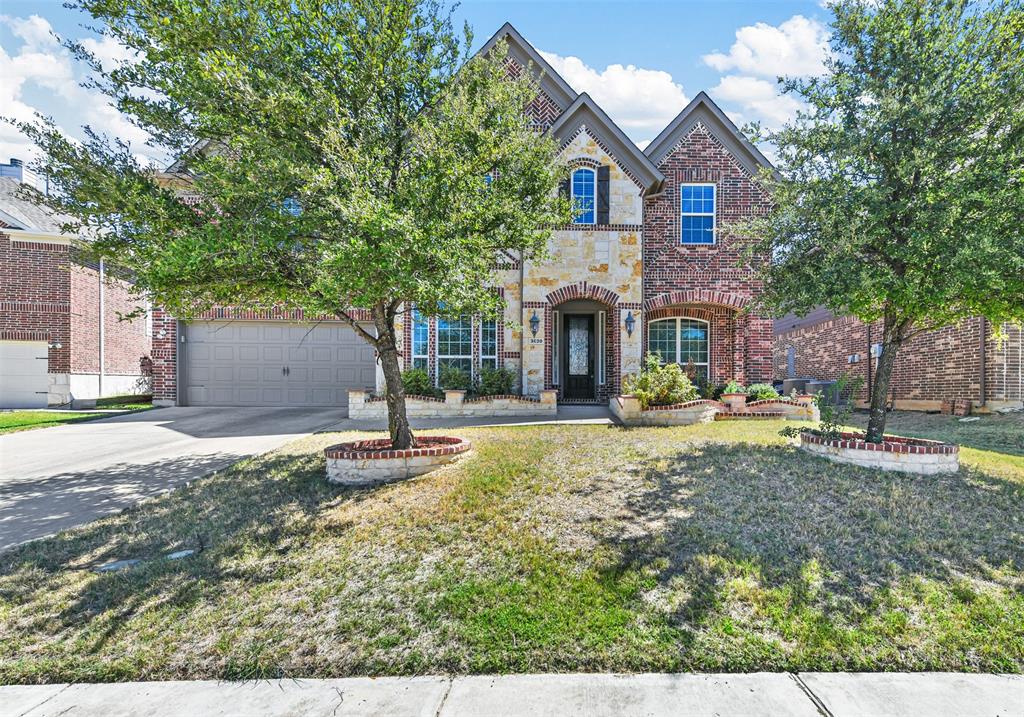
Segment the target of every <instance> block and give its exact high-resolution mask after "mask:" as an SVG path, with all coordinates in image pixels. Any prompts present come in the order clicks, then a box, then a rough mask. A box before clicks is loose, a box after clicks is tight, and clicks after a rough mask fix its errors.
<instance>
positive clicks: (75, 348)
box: [70, 264, 152, 376]
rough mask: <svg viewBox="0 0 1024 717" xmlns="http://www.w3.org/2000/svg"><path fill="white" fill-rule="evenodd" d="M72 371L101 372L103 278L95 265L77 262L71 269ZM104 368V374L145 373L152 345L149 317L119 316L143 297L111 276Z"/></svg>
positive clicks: (106, 303)
mask: <svg viewBox="0 0 1024 717" xmlns="http://www.w3.org/2000/svg"><path fill="white" fill-rule="evenodd" d="M70 280H71V335H72V342H71V372H72V373H99V372H100V356H99V346H100V279H99V271H98V270H97V268H96V267H95V266H91V265H81V264H75V265H73V267H72V269H71V276H70ZM103 299H104V315H103V317H102V321H103V329H104V336H103V363H104V366H103V369H104V373H105V374H109V375H115V376H116V375H121V376H134V375H138V374H140V373H143V365H144V364H146V363H147V362H148V360H149V354H150V350H151V348H152V346H151V341H150V337H149V336H147V334H146V319H145V317H139V318H137V319H133V320H132V321H121V320H119V318H118V316H119V314H120V315H126V314H129V313H131V312H132V311H134V310H135V308H136V307H137V306H138V305H139V302H140V300H139V299H138V298H137V297H133V296H132V295H131V292H130V291H129V287H128V285H127V284H126V283H125V282H123V281H118V280H116V279H110V278H109V277H108V279H107V281H106V285H105V287H104V292H103Z"/></svg>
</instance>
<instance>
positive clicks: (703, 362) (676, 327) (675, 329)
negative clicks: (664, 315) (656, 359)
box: [647, 318, 711, 379]
mask: <svg viewBox="0 0 1024 717" xmlns="http://www.w3.org/2000/svg"><path fill="white" fill-rule="evenodd" d="M710 339H711V332H710V330H709V326H708V322H707V321H701V320H700V319H685V318H676V319H657V320H655V321H652V322H651V323H649V324H648V325H647V351H648V352H650V353H652V354H658V355H659V356H661V362H662V363H678V364H679V365H680V366H683V367H685V366H687V365H688V364H689V363H690V362H693V365H694V366H695V367H696V369H697V376H699V377H701V378H704V379H706V378H707V377H708V375H709V374H708V364H709V363H710V355H711V341H710Z"/></svg>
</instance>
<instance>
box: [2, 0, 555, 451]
mask: <svg viewBox="0 0 1024 717" xmlns="http://www.w3.org/2000/svg"><path fill="white" fill-rule="evenodd" d="M77 7H79V8H81V9H84V10H85V11H86V12H87V13H89V14H90V15H91V16H92V17H93V18H94V19H95V20H97V21H99V27H100V28H101V30H100V32H102V33H103V34H105V35H108V36H110V37H112V38H114V39H115V40H117V41H118V42H119V43H121V44H122V45H124V46H126V47H127V48H129V49H130V50H132V51H134V53H136V54H135V58H134V59H133V60H132V61H130V62H128V63H125V64H123V65H121V66H119V67H117V68H115V69H110V70H109V71H103V68H102V67H101V66H100V65H99V64H98V63H97V62H96V60H95V58H94V57H92V56H91V55H90V54H89V52H88V51H87V50H86V49H85V48H83V47H81V46H79V45H73V44H69V47H70V48H71V49H72V50H73V51H74V52H75V54H76V55H77V56H78V57H79V58H80V59H82V60H83V61H85V62H88V63H90V65H91V66H92V68H93V70H94V71H95V72H96V73H97V74H96V77H97V79H96V81H95V84H96V86H97V87H98V88H100V89H101V90H102V91H103V92H104V93H105V94H106V95H107V96H109V98H111V100H112V104H113V105H114V106H115V107H116V108H117V109H118V110H119V111H120V112H122V113H124V114H125V115H127V116H128V117H130V118H131V120H132V121H133V122H135V123H136V124H137V125H139V126H140V127H142V128H143V129H145V130H147V131H148V132H149V133H150V134H151V135H152V137H153V144H154V146H155V147H156V148H157V149H159V150H161V151H164V152H166V153H167V154H168V155H169V156H174V157H181V158H182V161H181V166H182V171H183V173H184V175H185V176H184V180H185V181H186V182H187V184H189V185H191V188H190V190H189V191H190V192H192V193H194V196H195V198H196V199H195V202H196V204H195V205H194V206H186V204H185V203H183V202H182V201H180V200H179V199H178V197H177V196H176V195H175V192H174V191H173V190H172V189H169V188H167V186H166V182H165V181H163V179H166V178H163V179H161V178H160V177H157V176H155V173H154V172H153V171H152V170H151V169H146V168H143V167H141V166H139V164H138V163H137V162H136V160H135V158H134V156H133V151H132V150H131V148H129V147H127V146H125V145H124V144H122V143H119V142H117V141H116V140H115V141H111V140H108V139H107V138H105V137H101V136H98V135H96V134H95V133H93V132H91V131H88V128H87V139H86V141H85V142H84V143H81V144H76V143H72V142H69V141H68V140H67V139H66V138H65V137H64V136H63V135H62V134H61V133H60V132H59V131H58V130H57V129H56V127H55V126H54V125H53V124H52V123H50V122H47V121H45V120H40V121H38V122H36V123H32V124H25V125H22V126H21V128H22V129H23V131H25V132H26V133H27V134H28V135H29V136H30V137H31V138H32V139H34V140H35V142H36V143H37V144H38V146H39V147H40V148H41V150H42V154H43V160H42V161H41V163H40V166H39V167H38V169H39V170H40V171H41V172H44V173H45V174H46V176H47V177H49V179H50V182H51V186H54V187H55V188H56V190H57V191H56V194H55V196H54V197H52V198H51V199H50V200H48V201H50V203H52V204H54V205H55V207H56V208H57V209H59V210H61V211H64V212H67V213H68V214H70V215H72V216H74V217H76V218H77V219H79V220H80V222H81V225H82V227H84V228H85V229H86V231H92V232H93V233H94V235H95V237H96V240H95V242H93V243H92V244H91V246H89V247H88V250H89V251H91V252H92V253H94V254H99V255H104V256H106V257H109V259H110V260H111V261H113V262H116V263H117V264H118V265H119V266H120V267H122V268H123V269H125V270H126V271H128V272H130V273H131V274H132V275H133V277H134V280H135V283H136V285H137V286H138V287H139V289H140V291H141V292H143V293H145V294H146V295H148V296H150V297H152V299H153V300H154V301H155V302H157V303H158V304H160V305H162V306H164V307H166V308H167V309H168V310H169V311H170V312H172V313H173V314H175V315H176V316H178V317H181V318H189V317H191V316H194V315H195V314H196V313H197V312H201V311H203V310H205V309H207V308H209V307H211V306H214V305H235V306H245V307H268V306H280V307H284V308H294V309H303V310H305V312H306V313H307V314H309V315H320V314H323V315H327V316H331V317H336V318H337V319H339V320H341V321H344V322H346V323H348V324H349V325H350V326H351V327H352V328H353V329H354V330H355V331H356V333H358V334H359V335H360V336H361V337H362V338H363V339H364V340H366V341H367V342H369V343H370V344H371V345H372V346H373V347H374V349H376V352H377V354H378V356H379V359H380V362H381V365H382V367H383V373H384V379H385V382H386V386H387V404H388V414H389V428H390V433H391V440H392V443H393V445H394V446H395V447H396V448H404V447H408V446H410V445H413V444H414V438H413V435H412V432H411V430H410V428H409V423H408V420H407V417H406V410H405V397H404V392H403V388H402V378H401V372H400V361H399V354H398V342H397V336H396V324H397V321H398V319H399V316H400V313H401V312H402V311H403V308H402V307H403V306H404V307H409V306H410V305H411V304H415V305H416V306H417V307H418V308H419V309H420V310H422V311H424V312H427V313H435V312H444V313H446V314H451V315H455V314H462V313H471V312H479V313H481V314H487V315H493V314H495V313H496V312H497V311H498V310H499V309H500V301H501V299H500V298H499V296H498V294H497V293H495V292H494V291H493V290H492V289H491V288H490V287H492V286H493V285H494V284H495V281H494V280H495V269H496V259H497V257H498V256H501V255H504V254H506V253H513V254H522V255H523V256H525V257H527V258H529V257H533V256H537V255H540V254H542V253H543V251H544V249H545V247H546V244H547V239H548V237H549V235H550V230H549V229H547V228H546V227H550V226H552V225H557V224H562V223H566V222H567V221H569V220H570V218H571V215H570V214H569V209H568V206H567V203H566V202H564V201H562V200H559V199H558V197H557V185H558V180H559V177H560V174H561V170H560V168H559V167H558V166H557V164H556V161H555V157H556V147H555V146H554V143H553V140H551V139H550V138H548V137H546V136H544V135H542V134H540V133H538V132H537V131H535V128H533V127H531V125H530V121H529V119H528V118H527V116H526V114H525V108H526V107H527V105H528V104H529V103H530V102H531V101H532V100H533V99H534V98H535V97H536V94H537V86H536V82H535V80H533V79H532V78H531V77H530V76H529V75H530V73H526V72H524V73H521V75H522V76H521V77H519V78H518V79H516V78H512V77H510V73H508V72H507V69H506V66H505V59H506V54H505V48H504V47H503V46H500V45H499V47H497V48H496V49H495V51H494V52H492V53H490V54H489V55H488V57H486V58H484V57H470V56H469V53H468V48H469V43H470V32H469V29H468V27H467V28H466V29H465V31H464V32H463V33H461V34H460V33H458V32H456V31H455V29H454V28H453V23H452V19H451V11H450V10H449V9H447V8H445V7H443V6H442V5H441V4H440V3H439V2H436V1H435V0H333V1H324V0H216V1H215V2H211V1H209V0H203V1H200V0H174V1H173V2H172V1H170V0H81V2H79V3H78V5H77ZM355 309H363V310H368V311H369V313H370V315H371V316H372V319H373V330H369V331H368V330H366V329H364V327H363V326H362V325H361V324H360V323H359V322H357V321H356V318H357V315H356V314H355V313H354V311H353V310H355Z"/></svg>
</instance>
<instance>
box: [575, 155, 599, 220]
mask: <svg viewBox="0 0 1024 717" xmlns="http://www.w3.org/2000/svg"><path fill="white" fill-rule="evenodd" d="M596 185H597V182H596V180H595V177H594V170H593V169H585V168H580V169H577V170H576V171H574V172H573V173H572V204H573V209H574V210H575V212H576V218H575V219H573V222H574V223H575V224H593V223H594V222H595V219H596V217H595V202H594V195H595V191H596Z"/></svg>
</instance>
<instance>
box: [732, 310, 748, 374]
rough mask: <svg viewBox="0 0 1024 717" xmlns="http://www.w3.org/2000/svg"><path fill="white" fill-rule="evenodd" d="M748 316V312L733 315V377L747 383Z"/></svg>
mask: <svg viewBox="0 0 1024 717" xmlns="http://www.w3.org/2000/svg"><path fill="white" fill-rule="evenodd" d="M746 317H747V315H746V314H741V313H735V314H733V316H732V378H733V379H734V380H736V381H738V382H739V383H741V384H744V383H746V367H745V366H744V364H745V363H746V361H745V360H744V358H745V357H746V345H745V343H744V338H745V337H746V328H747V320H746Z"/></svg>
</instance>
